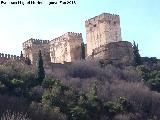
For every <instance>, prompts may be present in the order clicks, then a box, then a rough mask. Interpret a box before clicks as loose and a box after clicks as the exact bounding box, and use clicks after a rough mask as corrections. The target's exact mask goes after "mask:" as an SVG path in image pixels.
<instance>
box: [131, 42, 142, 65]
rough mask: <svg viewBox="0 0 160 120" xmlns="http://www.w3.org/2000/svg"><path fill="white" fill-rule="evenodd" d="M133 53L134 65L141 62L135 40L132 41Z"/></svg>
mask: <svg viewBox="0 0 160 120" xmlns="http://www.w3.org/2000/svg"><path fill="white" fill-rule="evenodd" d="M133 55H134V65H135V66H138V65H140V64H141V56H140V54H139V50H138V44H137V45H136V43H135V41H134V42H133Z"/></svg>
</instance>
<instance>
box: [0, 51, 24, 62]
mask: <svg viewBox="0 0 160 120" xmlns="http://www.w3.org/2000/svg"><path fill="white" fill-rule="evenodd" d="M8 60H21V58H20V57H19V56H16V55H10V54H4V53H0V64H3V63H5V62H7V61H8Z"/></svg>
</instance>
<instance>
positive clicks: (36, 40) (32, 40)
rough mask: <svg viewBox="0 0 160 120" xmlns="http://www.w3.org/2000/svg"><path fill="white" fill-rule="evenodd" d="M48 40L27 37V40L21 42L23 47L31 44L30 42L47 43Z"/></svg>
mask: <svg viewBox="0 0 160 120" xmlns="http://www.w3.org/2000/svg"><path fill="white" fill-rule="evenodd" d="M49 42H50V41H49V40H40V39H33V38H31V39H29V40H27V41H25V42H24V43H23V47H25V46H31V45H32V44H37V45H38V44H49Z"/></svg>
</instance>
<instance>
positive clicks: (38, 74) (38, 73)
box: [37, 50, 45, 84]
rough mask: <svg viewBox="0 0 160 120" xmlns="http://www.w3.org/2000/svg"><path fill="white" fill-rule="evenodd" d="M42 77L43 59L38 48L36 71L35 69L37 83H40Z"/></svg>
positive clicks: (43, 76) (43, 71) (43, 73)
mask: <svg viewBox="0 0 160 120" xmlns="http://www.w3.org/2000/svg"><path fill="white" fill-rule="evenodd" d="M44 78H45V70H44V67H43V59H42V54H41V50H39V54H38V71H37V80H38V84H41V83H42V81H43V79H44Z"/></svg>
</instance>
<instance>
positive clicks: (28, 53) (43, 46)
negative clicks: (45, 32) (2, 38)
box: [23, 38, 50, 65]
mask: <svg viewBox="0 0 160 120" xmlns="http://www.w3.org/2000/svg"><path fill="white" fill-rule="evenodd" d="M39 50H41V52H42V57H43V62H44V64H45V65H47V64H48V62H50V56H49V55H50V54H49V40H39V39H33V38H31V39H29V40H27V41H26V42H24V43H23V51H24V57H27V58H29V59H30V60H31V63H32V64H33V65H36V63H37V60H38V53H39Z"/></svg>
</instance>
